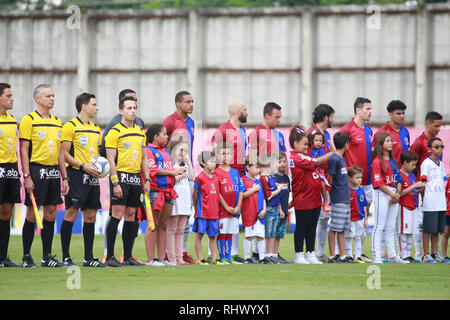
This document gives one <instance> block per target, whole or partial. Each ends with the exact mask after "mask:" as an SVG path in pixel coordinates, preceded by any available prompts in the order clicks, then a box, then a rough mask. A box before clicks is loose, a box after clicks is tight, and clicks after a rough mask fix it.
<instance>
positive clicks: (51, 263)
mask: <svg viewBox="0 0 450 320" xmlns="http://www.w3.org/2000/svg"><path fill="white" fill-rule="evenodd" d="M55 257H56V256H52V255H51V254H48V255H47V257H46V259H45V260H44V257H43V258H42V260H41V267H48V268H61V267H65V265H64V263H62V262H59V261H58V260H56V259H55Z"/></svg>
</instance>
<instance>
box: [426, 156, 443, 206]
mask: <svg viewBox="0 0 450 320" xmlns="http://www.w3.org/2000/svg"><path fill="white" fill-rule="evenodd" d="M420 174H421V175H422V176H426V177H427V182H426V184H425V193H424V195H423V201H422V203H423V207H422V208H421V209H422V211H447V200H446V197H445V183H446V181H447V175H446V174H445V168H444V164H443V163H442V161H439V163H437V162H435V161H434V160H432V159H431V158H426V159H425V160H424V161H423V162H422V165H421V166H420Z"/></svg>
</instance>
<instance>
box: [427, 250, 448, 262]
mask: <svg viewBox="0 0 450 320" xmlns="http://www.w3.org/2000/svg"><path fill="white" fill-rule="evenodd" d="M431 257H432V258H433V259H434V260H436V262H439V263H449V262H450V261H449V262H447V260H445V259H444V258H442V257H441V256H440V255H439V253H438V252H436V253H433V254H431Z"/></svg>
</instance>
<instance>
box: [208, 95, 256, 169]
mask: <svg viewBox="0 0 450 320" xmlns="http://www.w3.org/2000/svg"><path fill="white" fill-rule="evenodd" d="M228 114H229V115H230V120H228V121H227V122H225V123H224V124H222V125H221V126H220V127H219V128H217V131H216V132H215V133H214V135H213V137H212V140H211V144H212V146H213V149H215V147H216V146H217V144H219V143H221V142H228V143H229V144H230V145H231V146H232V150H233V151H232V154H233V161H232V163H230V166H231V167H232V168H233V169H236V170H237V171H238V172H239V175H240V176H241V177H243V176H244V175H245V169H244V159H245V156H246V149H247V133H246V131H245V129H244V128H243V127H242V124H244V123H246V122H247V116H248V113H247V107H246V106H245V104H244V103H242V102H233V103H231V104H230V105H229V106H228Z"/></svg>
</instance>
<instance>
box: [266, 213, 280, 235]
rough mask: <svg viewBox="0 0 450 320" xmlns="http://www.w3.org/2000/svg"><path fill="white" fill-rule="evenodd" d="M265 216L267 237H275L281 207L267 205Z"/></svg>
mask: <svg viewBox="0 0 450 320" xmlns="http://www.w3.org/2000/svg"><path fill="white" fill-rule="evenodd" d="M266 210H267V211H266V215H265V216H264V218H265V220H266V221H265V229H266V230H265V234H264V235H265V237H266V238H275V237H276V236H277V225H278V220H279V219H280V207H278V206H267V209H266Z"/></svg>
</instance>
